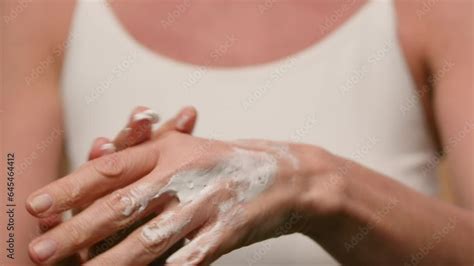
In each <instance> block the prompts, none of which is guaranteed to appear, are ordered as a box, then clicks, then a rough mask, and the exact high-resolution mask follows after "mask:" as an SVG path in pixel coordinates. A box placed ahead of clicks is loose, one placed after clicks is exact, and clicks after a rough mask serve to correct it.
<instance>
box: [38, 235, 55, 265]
mask: <svg viewBox="0 0 474 266" xmlns="http://www.w3.org/2000/svg"><path fill="white" fill-rule="evenodd" d="M56 248H57V244H56V241H54V240H52V239H45V240H41V241H40V242H38V243H36V244H35V245H34V246H33V251H34V252H35V254H36V256H38V259H39V260H40V261H44V260H46V259H48V258H49V257H51V256H52V255H53V254H54V252H55V251H56Z"/></svg>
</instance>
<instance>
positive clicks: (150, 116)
mask: <svg viewBox="0 0 474 266" xmlns="http://www.w3.org/2000/svg"><path fill="white" fill-rule="evenodd" d="M141 120H149V121H150V122H151V123H157V122H158V121H159V120H160V117H159V116H158V114H157V113H156V112H155V111H153V110H151V109H148V110H145V111H142V112H140V113H136V114H134V115H133V121H134V122H138V121H141Z"/></svg>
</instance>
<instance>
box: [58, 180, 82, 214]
mask: <svg viewBox="0 0 474 266" xmlns="http://www.w3.org/2000/svg"><path fill="white" fill-rule="evenodd" d="M81 187H82V186H81V185H80V183H78V182H76V178H73V180H71V181H66V180H64V182H60V183H58V190H59V193H60V194H62V195H63V197H61V198H62V200H59V203H58V208H60V209H69V208H70V207H72V206H74V205H75V204H76V203H78V202H79V200H80V198H81V195H82V192H81Z"/></svg>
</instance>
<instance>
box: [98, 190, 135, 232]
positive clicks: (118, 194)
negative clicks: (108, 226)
mask: <svg viewBox="0 0 474 266" xmlns="http://www.w3.org/2000/svg"><path fill="white" fill-rule="evenodd" d="M125 198H127V197H126V196H125V195H124V193H123V192H122V190H117V191H115V192H113V193H112V194H111V195H110V196H108V197H106V198H105V200H104V203H103V204H102V205H103V206H102V209H103V210H106V211H107V212H108V213H110V217H111V222H112V224H113V226H114V227H115V228H117V229H121V228H125V227H127V226H129V225H131V224H132V223H133V221H134V220H133V216H127V215H126V213H125V211H126V209H127V208H129V207H130V206H128V205H127V206H125V205H126V204H130V202H128V201H124V200H123V199H125Z"/></svg>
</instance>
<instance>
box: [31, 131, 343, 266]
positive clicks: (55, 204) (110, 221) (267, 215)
mask: <svg viewBox="0 0 474 266" xmlns="http://www.w3.org/2000/svg"><path fill="white" fill-rule="evenodd" d="M315 154H318V158H319V159H320V160H319V162H318V165H321V166H322V167H318V171H319V173H315V172H314V170H313V169H314V167H313V166H312V165H314V162H311V163H309V161H310V160H308V158H312V159H314V155H315ZM331 158H333V157H332V156H330V155H329V154H328V153H326V152H324V151H322V150H319V149H317V148H314V147H310V146H305V145H295V144H284V143H276V142H269V141H238V142H222V141H214V140H208V139H202V138H196V137H193V136H189V135H185V134H181V133H177V132H168V133H165V134H163V135H162V137H160V138H159V139H158V140H156V141H152V142H148V143H144V144H143V145H139V146H136V147H131V148H128V149H126V150H124V151H121V152H117V153H113V154H110V155H107V156H104V157H101V158H98V159H95V160H93V161H90V162H88V163H86V164H85V165H84V166H82V167H81V168H80V169H78V170H77V171H75V172H74V173H72V174H70V175H68V176H66V177H64V178H62V179H60V180H58V181H56V182H54V183H52V184H50V185H48V186H46V187H44V188H42V189H41V190H39V191H37V192H35V193H33V195H32V196H31V197H30V198H29V200H28V209H29V211H30V212H31V213H32V214H33V215H35V216H38V217H44V216H49V215H53V214H55V213H60V212H62V211H65V210H67V209H70V208H74V207H79V206H85V205H87V204H90V203H92V204H91V205H90V206H89V207H87V208H86V209H85V210H83V211H82V212H81V213H80V214H78V215H77V216H75V217H73V218H72V219H71V220H69V221H67V222H65V223H63V224H61V225H59V226H57V227H56V228H54V229H52V230H50V231H49V232H47V233H46V234H44V235H43V236H41V237H39V238H37V239H35V240H33V241H32V242H31V245H30V254H31V257H32V259H33V260H34V261H35V262H38V263H50V262H54V261H57V260H59V259H61V258H63V257H65V256H68V255H69V254H72V253H74V252H76V251H77V250H79V249H81V248H84V247H87V246H90V245H92V244H94V243H96V242H98V241H100V240H101V239H104V238H105V237H107V236H109V235H111V234H113V233H114V232H116V231H118V230H120V229H122V228H125V227H127V226H128V225H130V224H132V223H133V222H135V221H136V220H138V219H140V218H143V217H146V216H148V215H149V214H152V213H155V212H159V213H160V214H159V215H158V216H157V217H155V218H154V219H152V220H151V221H149V222H148V223H147V224H145V225H144V226H142V227H141V228H139V229H137V230H135V231H134V232H133V233H132V234H131V235H129V236H128V237H127V238H126V239H125V240H123V241H122V242H121V243H119V244H118V245H116V246H115V247H113V248H112V249H110V250H108V251H107V252H105V253H103V254H101V255H99V256H98V257H96V258H94V259H93V260H91V261H89V263H91V264H105V265H108V264H113V263H116V264H126V265H145V264H147V263H149V262H151V261H153V260H154V259H155V258H157V257H158V256H160V255H161V254H162V253H163V252H165V251H166V250H167V249H168V248H169V247H171V246H172V245H173V243H176V242H177V241H179V240H180V239H183V238H185V237H188V238H192V240H191V242H190V243H189V244H188V245H186V246H185V247H183V248H182V249H181V250H179V251H178V252H176V253H175V254H174V255H173V256H172V257H170V258H169V259H168V263H170V264H179V265H181V264H207V263H210V262H211V261H213V260H215V259H217V258H218V257H219V256H221V255H222V254H224V253H227V252H229V251H230V250H232V249H235V248H238V247H241V246H243V245H248V244H251V243H253V242H256V241H260V240H263V239H266V238H269V237H272V236H275V235H278V234H279V230H278V228H279V227H281V226H282V225H285V224H287V223H288V222H289V219H294V213H295V212H298V211H301V210H304V209H308V206H307V204H308V203H309V202H313V201H307V200H306V199H307V198H308V197H307V193H308V192H309V191H310V189H309V188H311V187H314V186H312V185H310V182H313V181H312V180H313V179H314V178H311V177H312V176H315V175H324V174H325V173H326V172H327V171H328V170H329V169H330V165H332V163H331ZM108 193H111V194H108ZM311 193H314V191H312V192H311ZM37 197H39V198H40V199H48V202H49V204H40V205H39V206H40V207H41V208H38V204H37V201H36V199H37ZM174 197H177V198H178V199H179V200H180V203H179V204H178V205H177V206H173V207H169V208H167V209H163V208H164V207H163V206H166V203H167V202H169V201H170V200H171V199H172V198H174ZM40 203H41V202H40ZM323 203H324V202H322V203H321V206H325V209H326V210H330V209H331V208H335V207H336V205H337V204H336V201H333V202H331V201H327V202H326V203H330V204H323ZM303 217H304V213H303V212H301V213H300V217H299V218H298V219H296V221H292V226H291V228H290V230H285V232H284V233H292V232H294V231H297V230H299V229H300V228H299V226H300V225H301V224H303V220H304V218H303ZM280 234H281V232H280Z"/></svg>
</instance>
